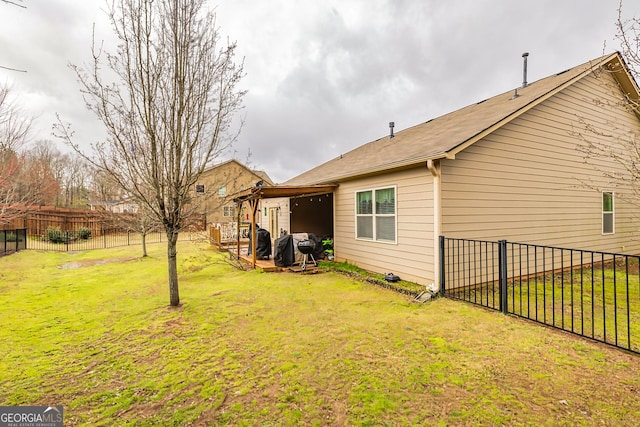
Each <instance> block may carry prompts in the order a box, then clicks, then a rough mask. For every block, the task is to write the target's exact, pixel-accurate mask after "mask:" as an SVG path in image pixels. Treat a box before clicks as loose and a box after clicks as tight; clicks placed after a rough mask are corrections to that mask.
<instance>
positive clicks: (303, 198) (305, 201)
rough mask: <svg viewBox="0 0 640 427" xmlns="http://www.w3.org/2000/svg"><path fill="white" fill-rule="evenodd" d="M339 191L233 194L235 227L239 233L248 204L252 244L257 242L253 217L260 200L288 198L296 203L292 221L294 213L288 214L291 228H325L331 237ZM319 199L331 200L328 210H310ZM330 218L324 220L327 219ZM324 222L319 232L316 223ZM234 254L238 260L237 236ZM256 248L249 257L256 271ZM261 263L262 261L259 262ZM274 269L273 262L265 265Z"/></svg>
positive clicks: (262, 189) (294, 188)
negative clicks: (321, 197)
mask: <svg viewBox="0 0 640 427" xmlns="http://www.w3.org/2000/svg"><path fill="white" fill-rule="evenodd" d="M337 187H338V185H337V184H330V185H303V186H298V185H276V186H254V187H251V188H247V189H246V190H243V191H241V192H239V193H236V195H235V197H234V199H233V200H234V202H235V203H236V205H237V212H238V216H237V221H238V223H237V225H238V229H239V227H240V221H241V212H242V205H243V204H244V203H248V205H249V212H250V215H249V217H250V224H251V241H252V242H256V241H257V239H256V223H257V221H256V214H257V212H258V207H259V205H260V201H261V200H263V199H274V198H289V199H292V200H294V201H295V206H296V212H295V214H296V216H295V221H294V213H293V209H292V211H291V212H290V215H291V219H290V221H291V224H292V226H294V224H295V227H297V228H300V229H308V230H313V231H314V232H317V231H316V230H326V229H327V228H329V227H330V228H331V230H328V231H330V233H331V235H332V234H333V192H334V190H335V189H336V188H337ZM319 196H324V197H326V198H327V199H330V201H331V204H330V206H327V204H326V203H325V205H323V208H322V210H319V209H318V208H317V206H318V205H317V204H316V205H315V206H311V202H312V200H313V198H314V197H315V198H316V199H317V198H318V197H319ZM328 209H330V214H329V213H328V212H329V211H328ZM327 216H329V217H330V218H329V219H328V220H327V219H326V217H327ZM321 218H324V221H323V224H321V226H320V227H321V228H318V227H319V226H318V224H317V223H318V221H320V220H321ZM236 243H237V248H236V253H237V254H239V255H238V256H241V255H240V254H241V250H240V238H239V236H238V241H237V242H236ZM256 246H257V245H255V244H253V245H251V254H250V263H251V265H252V267H253V268H256V266H257V265H258V263H257V261H259V260H257V259H256ZM260 261H262V260H260ZM264 262H269V263H270V264H271V265H273V261H266V260H264Z"/></svg>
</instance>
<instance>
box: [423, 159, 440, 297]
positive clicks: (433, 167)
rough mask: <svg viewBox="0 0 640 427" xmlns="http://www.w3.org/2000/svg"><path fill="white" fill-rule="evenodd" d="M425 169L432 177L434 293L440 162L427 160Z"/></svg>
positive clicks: (436, 284) (437, 283) (437, 266)
mask: <svg viewBox="0 0 640 427" xmlns="http://www.w3.org/2000/svg"><path fill="white" fill-rule="evenodd" d="M426 166H427V169H429V172H431V176H432V177H433V280H434V289H433V290H434V291H438V292H439V291H440V249H439V248H440V245H439V243H438V242H439V241H440V233H441V231H442V205H441V200H442V186H441V184H442V183H441V178H442V174H441V167H440V160H438V159H435V160H427V165H426Z"/></svg>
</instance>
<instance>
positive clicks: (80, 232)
mask: <svg viewBox="0 0 640 427" xmlns="http://www.w3.org/2000/svg"><path fill="white" fill-rule="evenodd" d="M76 234H77V236H78V239H82V240H88V239H89V237H91V229H90V228H87V227H80V228H78V229H77V230H76Z"/></svg>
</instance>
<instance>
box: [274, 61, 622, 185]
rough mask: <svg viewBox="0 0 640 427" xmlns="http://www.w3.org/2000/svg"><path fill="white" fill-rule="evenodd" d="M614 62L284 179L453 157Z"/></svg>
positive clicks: (324, 179)
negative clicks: (594, 70) (592, 72)
mask: <svg viewBox="0 0 640 427" xmlns="http://www.w3.org/2000/svg"><path fill="white" fill-rule="evenodd" d="M609 62H611V64H613V65H614V66H615V67H616V68H620V65H619V64H621V63H623V61H622V58H621V57H620V56H619V54H618V53H613V54H609V55H605V56H602V57H600V58H597V59H595V60H592V61H589V62H587V63H584V64H581V65H578V66H577V67H574V68H571V69H569V70H565V71H562V72H560V73H558V74H554V75H552V76H549V77H546V78H544V79H541V80H538V81H536V82H533V83H530V84H529V85H528V86H527V87H525V88H518V95H519V96H518V97H515V98H514V91H513V90H511V91H509V92H505V93H502V94H500V95H497V96H494V97H492V98H489V99H486V100H484V101H481V102H478V103H476V104H472V105H469V106H467V107H464V108H461V109H459V110H456V111H454V112H452V113H448V114H445V115H443V116H440V117H438V118H435V119H433V120H429V121H427V122H425V123H422V124H419V125H416V126H413V127H410V128H408V129H404V130H402V131H399V132H397V133H396V134H395V137H394V138H389V137H388V136H385V137H384V138H380V139H377V140H375V141H372V142H369V143H367V144H364V145H362V146H360V147H358V148H356V149H354V150H352V151H350V152H348V153H346V154H343V155H341V156H339V157H337V158H335V159H332V160H329V161H328V162H326V163H323V164H321V165H320V166H317V167H315V168H313V169H311V170H309V171H307V172H304V173H302V174H300V175H298V176H296V177H294V178H292V179H290V180H289V181H287V182H285V183H284V184H286V185H312V184H326V183H336V182H340V181H343V180H346V179H350V178H354V177H358V176H365V175H369V174H375V173H380V172H383V171H387V170H392V169H396V168H402V167H408V166H411V165H415V164H419V163H423V162H425V161H427V160H429V159H437V158H445V157H453V156H454V155H455V153H457V152H458V151H461V150H462V149H464V148H465V147H467V146H468V145H470V144H472V143H473V142H475V141H476V140H478V139H480V138H482V137H483V136H485V135H486V134H487V133H490V132H492V131H493V130H495V129H497V128H499V127H500V126H502V125H504V124H505V123H507V122H509V121H510V120H512V119H514V118H515V117H517V116H518V115H520V114H522V113H523V112H525V111H527V110H528V109H530V108H532V107H533V106H535V105H537V104H538V103H540V102H542V101H543V100H545V99H547V98H548V97H550V96H552V95H553V94H555V93H557V92H558V91H560V90H562V89H564V88H565V87H566V86H569V85H571V84H573V83H574V82H575V81H577V80H579V79H581V78H582V77H584V76H586V75H588V74H589V73H590V72H591V71H592V70H593V69H595V68H597V67H600V66H602V65H604V64H606V63H609Z"/></svg>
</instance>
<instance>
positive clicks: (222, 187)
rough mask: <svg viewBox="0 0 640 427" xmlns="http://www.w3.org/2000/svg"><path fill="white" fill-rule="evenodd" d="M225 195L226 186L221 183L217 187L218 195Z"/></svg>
mask: <svg viewBox="0 0 640 427" xmlns="http://www.w3.org/2000/svg"><path fill="white" fill-rule="evenodd" d="M226 195H227V186H226V185H221V186H220V188H218V196H220V197H225V196H226Z"/></svg>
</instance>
